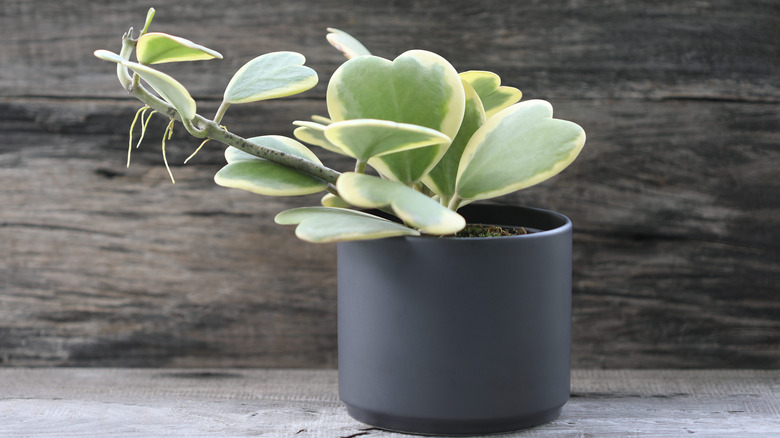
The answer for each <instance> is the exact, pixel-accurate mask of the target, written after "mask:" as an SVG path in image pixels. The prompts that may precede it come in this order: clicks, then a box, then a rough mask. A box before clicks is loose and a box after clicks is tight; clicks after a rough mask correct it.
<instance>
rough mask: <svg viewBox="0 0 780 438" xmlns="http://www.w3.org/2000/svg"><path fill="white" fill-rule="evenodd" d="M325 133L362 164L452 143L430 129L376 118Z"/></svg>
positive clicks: (330, 128) (337, 126) (332, 126)
mask: <svg viewBox="0 0 780 438" xmlns="http://www.w3.org/2000/svg"><path fill="white" fill-rule="evenodd" d="M324 133H325V138H326V139H327V140H328V141H329V142H331V143H332V144H334V145H336V146H337V147H338V148H339V149H341V150H342V151H344V152H345V153H347V154H348V155H350V156H351V157H354V158H357V159H358V160H360V161H368V159H369V158H372V157H379V156H382V155H387V154H391V153H395V152H400V151H404V150H409V149H416V148H421V147H426V146H441V145H443V144H449V143H450V141H451V139H450V138H449V137H447V136H446V135H444V134H442V133H441V132H439V131H436V130H433V129H430V128H425V127H423V126H418V125H410V124H408V123H396V122H391V121H387V120H375V119H355V120H346V121H343V122H335V123H332V124H330V125H328V126H327V127H326V128H325V130H324Z"/></svg>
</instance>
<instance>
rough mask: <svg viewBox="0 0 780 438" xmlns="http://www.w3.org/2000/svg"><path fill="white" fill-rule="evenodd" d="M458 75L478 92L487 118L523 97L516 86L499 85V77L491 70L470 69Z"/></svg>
mask: <svg viewBox="0 0 780 438" xmlns="http://www.w3.org/2000/svg"><path fill="white" fill-rule="evenodd" d="M460 77H461V78H462V79H463V80H465V81H466V82H468V83H470V84H471V86H472V87H474V90H476V92H477V94H479V98H480V99H481V100H482V105H483V106H484V107H485V115H486V116H487V118H491V117H493V116H494V115H496V113H498V112H499V111H501V110H503V109H504V108H507V107H508V106H510V105H513V104H515V103H517V102H519V101H520V99H521V98H522V97H523V93H522V92H521V91H520V90H518V89H517V88H513V87H506V86H501V78H500V77H499V76H498V75H497V74H495V73H493V72H489V71H479V70H472V71H467V72H463V73H461V74H460Z"/></svg>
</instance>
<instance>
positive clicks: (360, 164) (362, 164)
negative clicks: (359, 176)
mask: <svg viewBox="0 0 780 438" xmlns="http://www.w3.org/2000/svg"><path fill="white" fill-rule="evenodd" d="M367 164H368V161H363V160H357V162H356V163H355V173H366V165H367Z"/></svg>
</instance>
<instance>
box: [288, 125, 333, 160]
mask: <svg viewBox="0 0 780 438" xmlns="http://www.w3.org/2000/svg"><path fill="white" fill-rule="evenodd" d="M293 125H295V126H297V128H295V130H294V131H293V135H295V138H297V139H298V140H300V141H302V142H305V143H309V144H312V145H314V146H319V147H321V148H323V149H325V150H327V151H330V152H334V153H337V154H340V155H346V154H345V153H344V151H342V150H341V149H340V148H339V147H338V146H336V145H335V144H333V143H331V142H330V141H329V140H328V139H327V138H325V128H327V127H328V125H326V124H322V123H318V122H310V121H306V120H296V121H295V122H293Z"/></svg>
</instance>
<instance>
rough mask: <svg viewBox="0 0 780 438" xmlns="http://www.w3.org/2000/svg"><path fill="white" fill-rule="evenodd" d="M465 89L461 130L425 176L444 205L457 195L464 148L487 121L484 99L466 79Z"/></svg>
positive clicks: (424, 180)
mask: <svg viewBox="0 0 780 438" xmlns="http://www.w3.org/2000/svg"><path fill="white" fill-rule="evenodd" d="M463 89H464V90H465V91H466V111H465V112H464V115H463V122H462V123H461V125H460V131H458V135H457V136H455V140H453V141H452V144H451V145H450V147H449V149H447V152H446V153H445V154H444V156H443V157H442V158H441V160H439V162H438V164H436V167H434V168H433V170H431V171H430V173H428V175H427V176H426V177H425V178H423V182H424V183H425V185H427V186H428V187H429V188H430V189H431V190H433V192H434V193H436V194H437V195H439V197H440V198H441V199H443V200H444V201H445V204H444V205H447V204H448V203H449V200H450V199H451V198H452V197H453V196H454V195H455V181H456V180H457V178H458V167H459V166H460V160H461V156H462V155H463V150H464V149H465V148H466V145H467V144H468V142H469V140H470V139H471V136H472V135H474V133H475V132H476V131H477V130H478V129H479V128H480V127H481V126H482V124H484V123H485V119H486V117H485V110H484V108H483V107H482V101H481V100H480V98H479V96H478V95H477V92H476V91H475V90H474V87H472V86H471V85H470V84H469V83H468V82H466V81H465V80H464V81H463Z"/></svg>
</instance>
